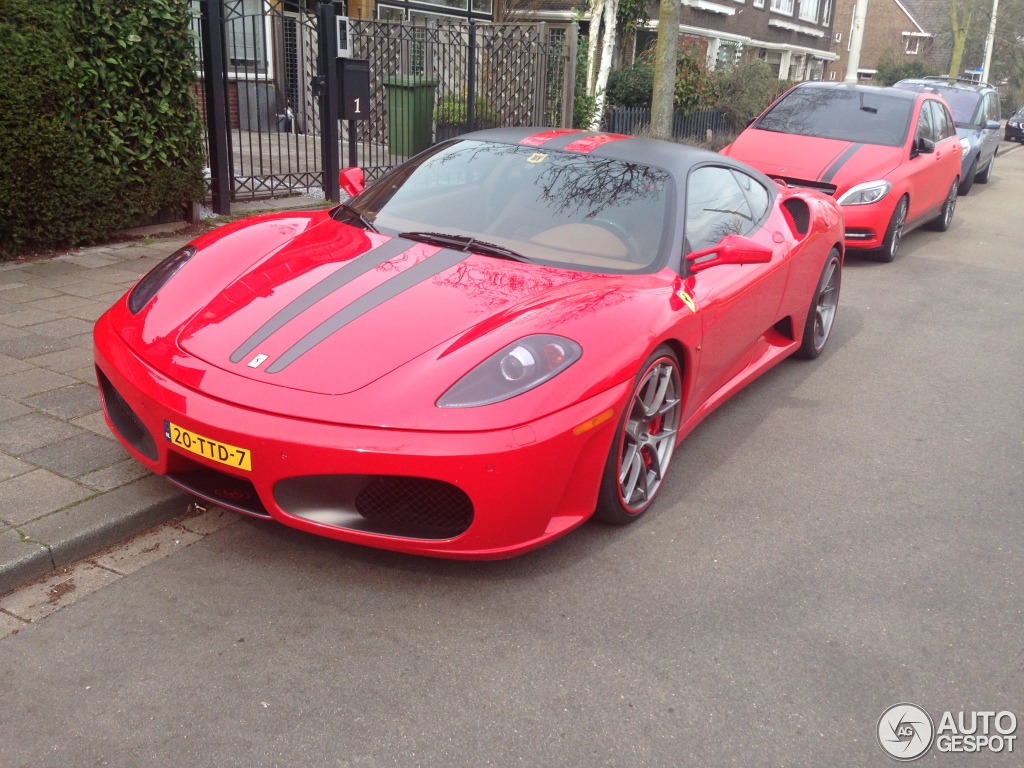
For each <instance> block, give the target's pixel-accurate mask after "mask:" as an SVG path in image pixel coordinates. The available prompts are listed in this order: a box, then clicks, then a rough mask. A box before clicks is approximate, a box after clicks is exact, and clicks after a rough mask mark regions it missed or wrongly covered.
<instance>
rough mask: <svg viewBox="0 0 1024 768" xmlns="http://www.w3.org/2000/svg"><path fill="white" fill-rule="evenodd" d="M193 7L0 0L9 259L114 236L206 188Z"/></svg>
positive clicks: (3, 216)
mask: <svg viewBox="0 0 1024 768" xmlns="http://www.w3.org/2000/svg"><path fill="white" fill-rule="evenodd" d="M189 14H190V11H189V7H188V4H187V2H185V1H184V0H55V1H54V2H51V3H50V4H42V3H39V2H38V0H0V252H5V253H6V254H8V255H9V254H10V253H12V252H14V251H15V250H16V249H17V248H19V247H25V246H29V247H33V246H34V247H40V246H44V247H45V246H57V245H74V244H77V243H81V242H89V241H95V240H98V239H102V238H104V237H107V236H109V235H110V234H112V233H113V232H114V231H115V230H117V229H120V228H124V227H127V226H132V225H133V224H135V223H137V222H139V221H140V220H141V219H143V218H145V217H147V216H151V215H153V214H155V213H157V212H158V211H160V210H162V209H166V208H171V207H178V206H183V205H184V204H186V203H188V202H190V201H192V200H196V199H199V197H200V196H201V195H202V192H203V178H202V168H203V142H202V127H201V125H200V123H199V116H198V112H197V109H196V104H195V99H194V96H193V95H192V92H191V87H192V86H193V85H194V84H195V81H196V76H195V60H194V52H193V43H192V34H191V31H190V29H189Z"/></svg>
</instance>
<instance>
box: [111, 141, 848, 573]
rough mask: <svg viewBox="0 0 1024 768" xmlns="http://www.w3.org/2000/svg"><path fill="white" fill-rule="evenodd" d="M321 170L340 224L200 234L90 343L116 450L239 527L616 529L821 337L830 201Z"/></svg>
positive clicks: (705, 184)
mask: <svg viewBox="0 0 1024 768" xmlns="http://www.w3.org/2000/svg"><path fill="white" fill-rule="evenodd" d="M343 176H344V178H345V180H346V181H345V183H346V186H348V187H349V189H350V191H351V192H353V193H356V194H355V196H354V197H353V198H352V199H351V200H350V201H349V202H347V203H343V204H341V205H339V206H336V207H334V208H332V209H330V210H324V211H315V212H289V213H275V214H270V215H266V216H260V217H256V218H251V219H247V220H244V221H239V222H235V223H233V224H229V225H226V226H224V227H221V228H219V229H217V230H215V231H213V232H210V233H208V234H206V235H203V236H202V237H200V238H198V239H197V240H195V241H194V242H193V243H192V244H191V245H188V246H186V247H184V248H182V249H181V250H179V251H177V252H176V253H174V254H172V255H171V256H169V257H168V258H167V259H166V260H165V261H164V262H162V263H161V264H160V265H159V266H157V267H156V268H154V269H153V270H152V271H151V272H150V273H149V274H147V275H146V276H145V277H144V278H143V279H142V280H140V281H139V283H138V284H137V285H135V287H134V288H132V290H131V291H129V293H128V294H127V295H126V296H125V297H124V298H123V299H121V300H120V301H118V302H117V303H116V304H115V305H114V306H113V307H112V308H111V309H110V310H109V311H108V312H107V313H106V314H105V315H103V317H102V318H100V320H99V322H98V323H97V325H96V330H95V351H96V370H97V375H98V378H99V384H100V391H101V394H102V397H103V404H104V409H105V413H106V416H107V420H108V423H109V424H110V427H111V429H112V430H113V431H114V433H115V434H116V435H117V437H118V438H119V439H120V440H121V442H122V443H124V445H125V446H126V448H127V449H128V450H129V451H130V452H131V454H132V456H134V457H135V458H136V459H137V460H138V461H139V462H141V463H142V464H143V465H145V466H146V467H148V468H149V469H151V470H152V471H154V472H157V473H160V474H162V475H166V476H167V478H168V479H169V480H170V481H171V482H173V483H175V484H177V485H179V486H181V487H182V488H185V489H187V490H188V491H190V492H191V493H193V494H196V495H197V496H200V497H202V498H205V499H208V500H211V501H213V502H215V503H217V504H219V505H221V506H224V507H227V508H230V509H234V510H236V511H238V512H242V513H245V514H249V515H255V516H257V517H262V518H272V519H274V520H277V521H279V522H281V523H285V524H287V525H290V526H294V527H296V528H299V529H301V530H304V531H308V532H310V533H315V534H319V535H322V536H328V537H331V538H334V539H340V540H344V541H348V542H354V543H358V544H364V545H369V546H374V547H382V548H385V549H391V550H397V551H401V552H409V553H416V554H422V555H433V556H438V557H454V558H501V557H509V556H512V555H516V554H519V553H522V552H526V551H528V550H531V549H533V548H535V547H538V546H540V545H542V544H544V543H546V542H549V541H551V540H552V539H555V538H557V537H559V536H561V535H563V534H565V533H567V532H568V531H570V530H572V529H573V528H575V527H576V526H578V525H580V524H581V523H583V522H584V521H585V520H587V519H588V518H590V517H591V516H593V515H595V514H596V516H597V517H599V518H600V519H602V520H604V521H606V522H610V523H618V524H623V523H628V522H630V521H632V520H635V519H637V517H639V516H640V515H642V514H643V513H644V511H645V510H647V509H648V507H649V506H650V505H651V503H652V502H653V501H654V500H655V498H656V496H657V495H658V491H659V489H660V488H661V486H662V482H663V480H664V478H665V473H666V472H667V471H668V470H669V466H670V463H671V459H672V454H673V451H674V449H675V447H676V446H677V445H678V444H679V442H680V441H681V440H682V439H683V437H684V436H685V435H686V434H687V433H688V432H690V431H691V430H692V429H693V428H694V426H696V425H697V424H698V423H699V422H700V420H701V419H702V418H704V417H705V416H706V415H707V414H708V413H710V412H711V411H712V410H713V409H714V408H715V407H717V406H718V405H719V404H721V403H722V402H723V401H724V400H725V399H726V398H728V397H729V396H730V395H731V394H733V393H734V392H736V391H737V390H739V389H740V388H741V387H743V386H744V385H746V384H747V383H748V382H750V381H751V380H752V379H754V378H755V377H756V376H758V375H759V374H761V373H763V372H764V371H766V370H768V369H769V368H771V367H772V366H773V365H775V364H776V363H777V362H779V361H780V360H782V359H783V358H785V357H787V356H789V355H792V354H797V355H799V356H801V357H805V358H813V357H816V356H817V355H818V354H819V353H820V352H821V351H822V349H823V348H824V347H825V344H826V342H827V341H828V339H829V336H830V332H831V330H832V326H833V320H834V318H835V315H836V309H837V302H838V298H839V287H840V276H841V270H842V264H843V248H844V239H843V234H844V233H843V221H842V216H841V213H840V209H839V206H838V205H837V204H836V202H835V201H834V200H832V199H831V198H829V197H828V196H826V195H823V194H820V193H819V192H817V191H814V190H810V189H788V188H782V187H780V186H779V185H777V184H776V183H774V182H772V181H771V180H770V179H769V178H768V177H766V176H764V175H762V174H761V173H759V172H758V171H755V170H753V169H751V168H750V167H748V166H746V165H744V164H742V163H740V162H737V161H736V160H733V159H730V158H727V157H723V156H720V155H717V154H713V153H710V152H705V151H702V150H698V149H694V148H690V147H685V146H681V145H676V144H670V143H667V142H659V141H653V140H648V139H638V138H630V137H626V136H618V135H609V134H599V133H591V132H580V131H569V130H550V131H545V132H541V133H538V132H536V130H532V131H531V130H527V129H496V130H490V131H482V132H479V133H476V134H469V135H467V136H465V137H461V138H460V139H458V140H455V141H450V142H446V143H442V144H438V145H436V146H434V147H432V148H431V149H429V150H427V151H426V152H424V153H422V154H420V155H418V156H416V157H415V158H413V159H411V160H410V161H408V162H407V163H405V164H404V165H402V166H399V167H398V168H396V169H395V170H393V171H391V172H389V173H387V174H386V175H384V176H383V177H382V178H380V179H379V180H378V181H376V182H375V183H373V184H371V185H369V186H366V187H365V189H363V188H362V173H361V172H360V171H358V169H348V170H346V171H344V172H343Z"/></svg>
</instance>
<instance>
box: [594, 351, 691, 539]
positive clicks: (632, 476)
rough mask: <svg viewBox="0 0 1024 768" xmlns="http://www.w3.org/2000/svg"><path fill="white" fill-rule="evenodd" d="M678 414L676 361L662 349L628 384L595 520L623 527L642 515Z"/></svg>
mask: <svg viewBox="0 0 1024 768" xmlns="http://www.w3.org/2000/svg"><path fill="white" fill-rule="evenodd" d="M681 413H682V380H681V377H680V375H679V361H678V360H677V359H676V356H675V353H674V352H673V351H672V350H671V349H669V348H668V347H667V346H665V345H662V346H660V347H658V348H657V349H656V350H654V352H653V353H652V354H651V356H650V357H648V358H647V361H646V362H645V363H644V364H643V367H642V368H641V369H640V373H639V374H637V377H636V380H635V382H634V384H633V390H632V392H631V393H630V396H629V400H628V401H627V402H626V406H625V413H623V414H622V418H621V420H620V421H619V429H618V431H617V432H616V433H615V440H614V441H613V442H612V447H611V450H610V451H609V453H608V462H607V464H606V465H605V470H604V476H603V477H602V478H601V491H600V494H599V495H598V500H597V510H596V511H595V513H594V516H595V517H597V518H598V519H599V520H602V521H604V522H606V523H612V524H613V525H625V524H626V523H631V522H633V521H634V520H636V519H637V518H639V517H640V515H642V514H643V513H644V512H646V511H647V508H648V507H649V506H650V505H651V502H653V501H654V498H655V496H657V494H658V491H659V489H660V488H661V482H662V480H664V479H665V472H666V471H667V470H668V465H669V462H670V461H671V460H672V454H673V453H674V452H675V447H676V435H677V434H678V432H679V417H680V414H681Z"/></svg>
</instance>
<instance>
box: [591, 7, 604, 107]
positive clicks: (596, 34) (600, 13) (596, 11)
mask: <svg viewBox="0 0 1024 768" xmlns="http://www.w3.org/2000/svg"><path fill="white" fill-rule="evenodd" d="M604 2H605V0H592V2H591V3H590V30H589V31H588V32H587V94H588V95H590V96H593V95H594V86H595V84H596V80H597V77H596V75H597V41H598V39H599V38H600V37H601V19H602V18H603V17H604Z"/></svg>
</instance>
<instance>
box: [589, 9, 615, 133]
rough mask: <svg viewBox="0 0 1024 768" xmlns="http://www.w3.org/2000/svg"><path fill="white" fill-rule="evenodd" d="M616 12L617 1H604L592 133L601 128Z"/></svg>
mask: <svg viewBox="0 0 1024 768" xmlns="http://www.w3.org/2000/svg"><path fill="white" fill-rule="evenodd" d="M618 12H619V0H604V45H602V46H601V68H600V70H598V73H597V82H595V83H594V95H595V96H597V108H596V109H595V110H594V119H593V120H592V121H591V123H590V130H592V131H596V130H597V129H598V128H600V127H601V118H602V117H603V116H604V96H605V89H606V88H607V87H608V75H609V74H610V73H611V71H612V55H613V54H614V53H615V32H616V27H615V16H616V15H617V14H618Z"/></svg>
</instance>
